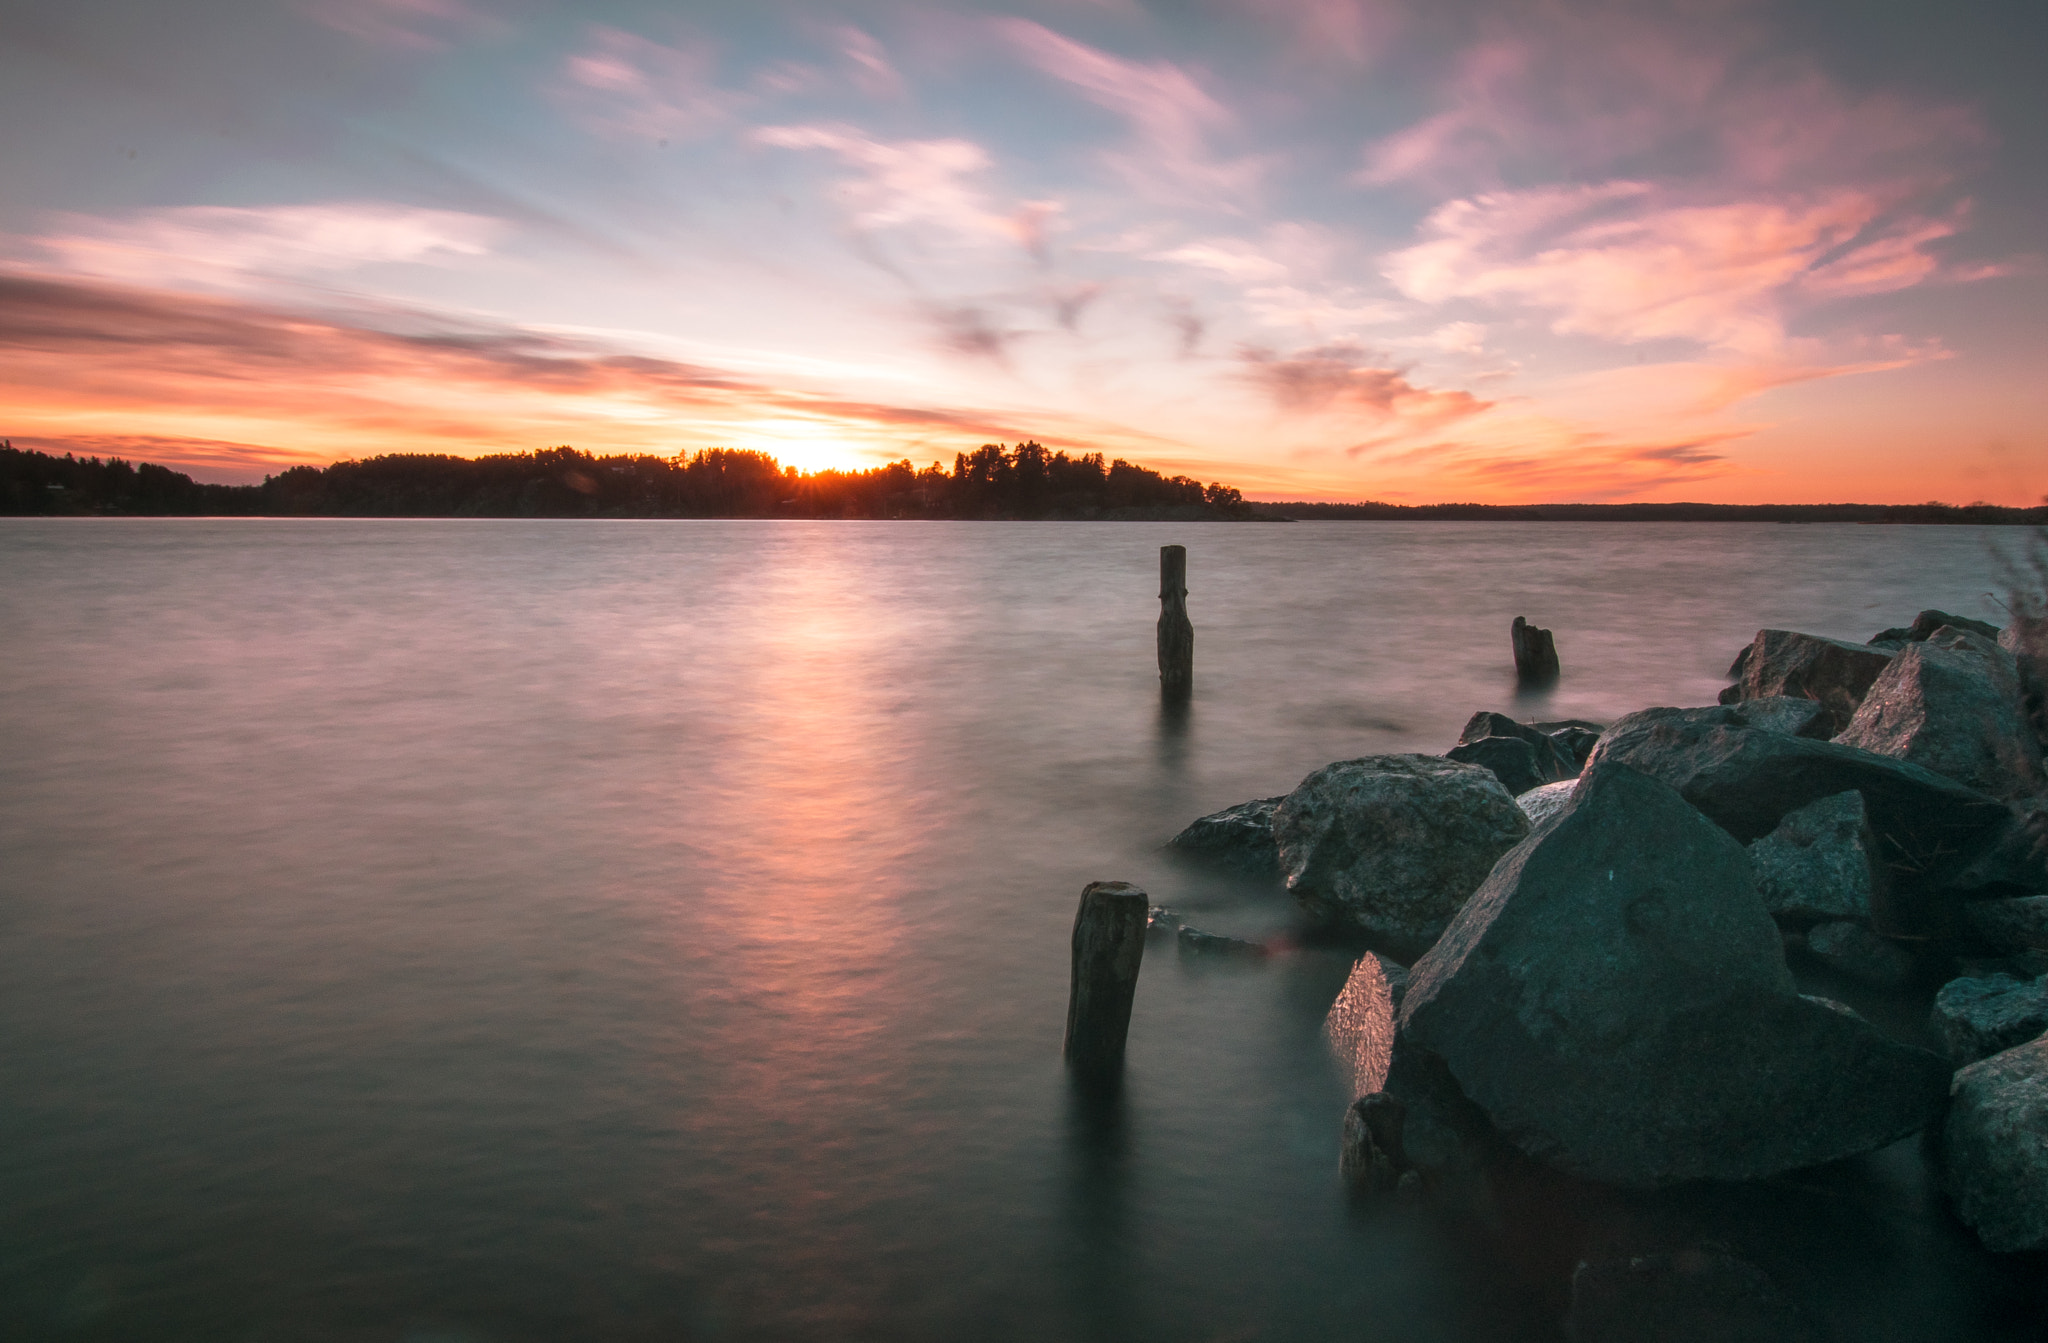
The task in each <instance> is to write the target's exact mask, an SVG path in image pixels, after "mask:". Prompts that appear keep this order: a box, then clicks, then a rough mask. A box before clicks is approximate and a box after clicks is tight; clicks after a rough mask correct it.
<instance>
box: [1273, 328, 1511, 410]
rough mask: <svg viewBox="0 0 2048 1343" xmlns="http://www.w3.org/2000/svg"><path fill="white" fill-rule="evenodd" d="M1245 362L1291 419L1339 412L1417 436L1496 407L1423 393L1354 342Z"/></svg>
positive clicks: (1459, 394)
mask: <svg viewBox="0 0 2048 1343" xmlns="http://www.w3.org/2000/svg"><path fill="white" fill-rule="evenodd" d="M1239 361H1240V376H1242V377H1243V378H1244V380H1245V381H1246V382H1248V383H1250V384H1251V385H1252V386H1254V387H1257V388H1258V389H1259V390H1261V391H1263V392H1265V393H1266V394H1267V395H1268V396H1270V397H1271V398H1272V399H1273V404H1274V405H1275V406H1276V407H1278V408H1279V409H1280V410H1283V411H1287V412H1290V413H1297V414H1300V413H1308V414H1319V413H1324V412H1330V411H1338V412H1344V413H1347V414H1350V415H1364V416H1367V417H1369V418H1372V419H1375V420H1382V421H1385V420H1398V421H1400V422H1401V423H1402V425H1403V426H1404V427H1405V428H1406V429H1408V430H1413V429H1416V428H1427V427H1432V426H1436V425H1441V424H1445V423H1448V422H1449V421H1452V420H1458V419H1463V418H1465V417H1467V416H1470V415H1476V414H1478V413H1479V412H1480V411H1482V410H1485V409H1487V408H1488V406H1489V404H1490V403H1489V402H1485V401H1481V400H1480V399H1479V398H1477V397H1475V396H1473V395H1472V394H1471V393H1469V392H1463V391H1438V390H1435V389H1432V388H1427V387H1418V386H1416V385H1415V384H1414V383H1412V382H1410V381H1409V380H1408V377H1407V375H1406V374H1405V373H1403V372H1402V371H1401V370H1399V369H1394V368H1387V367H1384V366H1381V365H1379V364H1377V363H1375V362H1374V361H1373V360H1372V358H1371V356H1370V355H1369V354H1368V353H1367V352H1366V351H1365V350H1364V349H1362V348H1361V347H1359V346H1357V345H1354V344H1351V343H1349V342H1340V343H1336V344H1330V345H1323V346H1318V347H1316V348H1313V349H1307V350H1297V351H1295V352H1294V353H1292V354H1289V355H1286V356H1281V355H1278V354H1275V353H1274V352H1273V351H1271V350H1267V349H1263V348H1260V347H1257V346H1249V347H1246V348H1245V349H1244V350H1243V351H1241V352H1240V354H1239Z"/></svg>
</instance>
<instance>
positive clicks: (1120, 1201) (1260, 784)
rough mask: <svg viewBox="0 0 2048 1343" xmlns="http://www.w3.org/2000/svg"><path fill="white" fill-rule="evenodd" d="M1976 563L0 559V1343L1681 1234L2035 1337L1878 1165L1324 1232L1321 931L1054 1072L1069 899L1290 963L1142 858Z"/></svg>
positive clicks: (1791, 543) (1589, 548) (1168, 1002)
mask: <svg viewBox="0 0 2048 1343" xmlns="http://www.w3.org/2000/svg"><path fill="white" fill-rule="evenodd" d="M1167 542H1181V543H1185V544H1186V545H1187V546H1188V547H1189V550H1190V563H1189V570H1190V574H1189V586H1190V589H1191V596H1190V599H1189V606H1190V611H1191V614H1192V615H1193V618H1194V621H1195V626H1196V645H1195V655H1196V682H1197V688H1196V697H1195V700H1194V703H1193V705H1192V707H1191V709H1190V710H1189V711H1188V713H1187V715H1186V716H1185V718H1179V717H1175V716H1170V715H1163V714H1162V713H1161V711H1160V707H1159V704H1158V692H1157V681H1156V676H1155V671H1154V667H1153V653H1152V637H1153V636H1152V621H1153V619H1154V617H1155V615H1156V613H1157V599H1156V590H1157V548H1158V547H1159V546H1160V545H1161V544H1163V543H1167ZM1995 542H1996V536H1995V534H1993V533H1988V532H1984V531H1979V530H1976V529H1964V528H1888V527H1833V526H1773V525H1768V524H1757V525H1748V524H1708V525H1684V524H1669V525H1630V524H1618V523H1584V524H1565V523H1553V524H1542V523H1533V524H1531V523H1524V524H1513V523H1511V524H1458V523H1380V524H1369V523H1299V524H1293V525H1286V526H1258V525H1194V526H1174V525H1165V524H1102V525H1097V524H1077V523H1070V524H1002V523H964V524H947V523H859V522H845V523H805V522H616V523H610V522H545V521H543V522H481V521H474V522H443V521H431V522H367V521H330V520H316V521H215V520H191V521H182V520H181V521H140V520H19V519H12V520H5V521H4V522H0V629H4V631H5V635H4V642H0V1334H4V1335H5V1336H8V1337H22V1338H35V1339H40V1338H105V1339H113V1338H121V1339H130V1338H132V1339H152V1340H156V1339H163V1340H185V1339H193V1340H197V1339H209V1340H210V1339H252V1340H255V1339H262V1340H271V1339H278V1340H283V1339H337V1340H339V1339H349V1340H355V1339H363V1340H371V1339H394V1340H396V1339H405V1340H418V1341H421V1343H424V1341H425V1340H458V1339H465V1340H485V1339H544V1338H586V1339H605V1338H622V1339H625V1338H648V1339H655V1338H663V1339H667V1338H687V1339H699V1338H701V1339H870V1338H872V1339H956V1338H957V1339H1020V1340H1021V1339H1033V1340H1037V1339H1060V1338H1077V1339H1078V1338H1085V1339H1102V1340H1124V1339H1131V1340H1144V1339H1162V1340H1165V1339H1173V1340H1181V1339H1207V1340H1216V1341H1217V1343H1222V1340H1253V1339H1325V1338H1330V1339H1335V1338H1344V1339H1364V1340H1378V1339H1384V1340H1396V1339H1398V1340H1402V1343H1430V1341H1431V1340H1464V1339H1482V1338H1484V1339H1493V1338H1499V1339H1538V1340H1541V1339H1547V1338H1553V1337H1558V1336H1559V1335H1558V1333H1557V1330H1558V1327H1559V1320H1560V1318H1561V1315H1562V1313H1563V1310H1564V1306H1565V1303H1566V1300H1567V1298H1568V1293H1569V1281H1570V1272H1571V1267H1572V1264H1573V1263H1574V1262H1575V1261H1576V1259H1577V1257H1579V1256H1580V1255H1581V1254H1582V1253H1590V1252H1593V1251H1596V1250H1601V1249H1603V1247H1604V1248H1605V1249H1609V1250H1611V1249H1614V1248H1616V1247H1619V1248H1621V1249H1624V1250H1625V1249H1628V1248H1630V1247H1631V1246H1635V1245H1637V1244H1638V1243H1639V1242H1641V1243H1647V1242H1644V1241H1643V1238H1644V1237H1649V1238H1652V1239H1654V1238H1655V1237H1657V1236H1665V1237H1669V1236H1673V1235H1683V1236H1694V1237H1697V1236H1702V1235H1704V1236H1711V1237H1715V1238H1718V1240H1719V1241H1720V1242H1723V1243H1732V1244H1735V1245H1737V1247H1738V1248H1740V1249H1741V1250H1743V1251H1744V1252H1745V1253H1748V1254H1750V1255H1751V1256H1752V1257H1754V1258H1756V1259H1757V1260H1758V1262H1760V1263H1763V1264H1765V1265H1766V1266H1767V1267H1768V1268H1770V1270H1771V1271H1772V1272H1773V1274H1774V1275H1777V1276H1779V1277H1780V1278H1781V1280H1782V1281H1783V1282H1784V1283H1785V1284H1786V1285H1787V1286H1788V1289H1789V1290H1792V1291H1794V1292H1795V1293H1796V1294H1798V1295H1799V1296H1800V1297H1801V1299H1802V1300H1805V1301H1806V1302H1807V1303H1808V1304H1809V1306H1810V1307H1812V1308H1813V1309H1815V1310H1816V1311H1820V1312H1823V1313H1824V1314H1825V1315H1826V1317H1827V1318H1828V1319H1829V1320H1830V1323H1831V1327H1833V1328H1836V1329H1838V1330H1839V1335H1838V1336H1839V1337H1841V1338H1844V1339H1848V1338H1854V1339H1857V1340H1879V1339H1899V1340H1908V1339H1911V1340H1920V1339H1926V1340H1936V1339H1939V1340H1957V1339H1994V1338H1995V1339H2005V1338H2014V1339H2017V1338H2032V1337H2035V1333H2034V1327H2035V1326H2036V1325H2037V1324H2038V1320H2039V1317H2038V1315H2037V1314H2036V1313H2035V1312H2037V1311H2038V1310H2039V1309H2040V1307H2041V1298H2040V1296H2039V1294H2038V1292H2037V1291H2035V1290H2034V1289H2033V1288H2031V1287H2029V1286H2028V1285H2027V1282H2028V1280H2027V1278H2026V1275H2025V1274H2024V1273H2022V1272H2020V1271H2019V1270H2017V1269H2015V1268H2014V1267H2013V1261H2004V1260H1997V1259H1994V1258H1992V1257H1990V1256H1986V1255H1983V1254H1982V1253H1980V1252H1978V1251H1977V1250H1975V1249H1974V1248H1973V1245H1972V1242H1971V1241H1970V1239H1969V1237H1968V1236H1967V1234H1966V1233H1964V1232H1962V1231H1960V1230H1959V1228H1957V1227H1956V1225H1955V1224H1954V1223H1953V1222H1952V1221H1951V1220H1950V1219H1949V1218H1948V1215H1947V1214H1946V1212H1945V1211H1944V1210H1943V1209H1942V1207H1941V1205H1940V1202H1939V1200H1938V1198H1937V1197H1936V1196H1935V1195H1934V1194H1933V1193H1932V1191H1931V1189H1930V1188H1929V1186H1928V1183H1927V1179H1926V1173H1925V1169H1924V1167H1923V1165H1922V1164H1921V1163H1920V1161H1919V1159H1918V1157H1917V1155H1916V1154H1915V1152H1914V1151H1913V1150H1912V1148H1911V1145H1910V1144H1907V1145H1904V1146H1902V1147H1901V1148H1898V1149H1893V1150H1892V1151H1890V1152H1887V1153H1883V1154H1880V1155H1878V1156H1876V1157H1872V1158H1867V1159H1865V1160H1863V1161H1859V1162H1851V1163H1844V1165H1842V1166H1840V1167H1836V1168H1831V1169H1829V1170H1825V1171H1820V1172H1812V1173H1807V1174H1805V1175H1802V1176H1801V1177H1799V1178H1797V1179H1790V1180H1786V1181H1781V1182H1773V1183H1772V1184H1770V1185H1767V1186H1758V1187H1756V1188H1751V1189H1738V1190H1709V1191H1697V1192H1694V1193H1692V1194H1688V1195H1684V1196H1681V1197H1677V1198H1675V1199H1674V1198H1666V1199H1664V1200H1661V1201H1656V1200H1653V1201H1649V1202H1643V1201H1634V1202H1631V1201H1628V1200H1623V1199H1620V1198H1618V1197H1614V1198H1608V1197H1604V1196H1601V1195H1599V1194H1598V1192H1597V1191H1593V1192H1584V1191H1582V1194H1581V1195H1579V1196H1574V1197H1573V1198H1571V1199H1564V1200H1559V1199H1557V1198H1555V1197H1537V1196H1533V1195H1532V1196H1531V1197H1529V1198H1527V1199H1523V1200H1522V1201H1520V1202H1517V1201H1516V1200H1515V1198H1514V1197H1513V1196H1512V1195H1511V1194H1507V1195H1504V1196H1503V1199H1502V1202H1501V1206H1499V1207H1498V1208H1495V1209H1493V1210H1492V1211H1491V1212H1490V1213H1486V1214H1485V1215H1481V1216H1477V1217H1474V1216H1470V1215H1464V1214H1460V1215H1457V1216H1452V1215H1450V1214H1448V1213H1446V1212H1443V1211H1442V1210H1438V1209H1432V1208H1429V1207H1420V1208H1416V1207H1403V1208H1392V1209H1389V1208H1358V1207H1354V1206H1352V1205H1350V1204H1349V1203H1347V1201H1346V1199H1345V1197H1344V1196H1343V1193H1342V1190H1341V1189H1340V1188H1339V1186H1338V1183H1337V1180H1336V1173H1335V1164H1336V1138H1337V1129H1338V1124H1339V1120H1340V1118H1341V1115H1342V1112H1343V1109H1344V1106H1345V1104H1346V1102H1347V1101H1348V1099H1349V1094H1350V1093H1349V1091H1348V1090H1347V1084H1346V1080H1345V1078H1344V1076H1343V1075H1342V1074H1341V1071H1340V1069H1339V1068H1338V1066H1337V1064H1336V1062H1335V1061H1334V1060H1333V1059H1332V1058H1331V1056H1330V1054H1329V1051H1328V1050H1327V1048H1326V1047H1325V1045H1324V1042H1323V1040H1322V1036H1321V1032H1320V1026H1321V1020H1322V1016H1323V1013H1324V1010H1325V1009H1326V1008H1327V1007H1328V1005H1329V1002H1330V1000H1331V998H1332V997H1333V996H1334V994H1335V993H1336V990H1337V987H1338V985H1339V984H1340V983H1341V982H1342V979H1343V976H1344V974H1345V971H1346V968H1347V965H1348V961H1347V960H1346V958H1345V957H1343V956H1341V955H1339V954H1337V953H1335V952H1333V951H1330V950H1316V949H1310V950H1304V951H1297V952H1291V953H1287V954H1283V955H1279V956H1276V957H1274V958H1272V959H1269V960H1266V961H1263V962H1254V963H1224V964H1213V965H1212V964H1210V963H1207V962H1200V961H1183V960H1181V959H1179V958H1178V957H1177V956H1176V955H1175V954H1174V953H1173V951H1172V950H1171V947H1170V945H1169V946H1167V947H1166V948H1164V949H1162V948H1161V947H1158V946H1155V947H1154V949H1153V951H1152V953H1151V956H1150V959H1149V960H1148V963H1147V965H1146V968H1145V971H1144V975H1143V978H1142V981H1141V984H1140V988H1139V994H1138V1004H1137V1011H1136V1015H1135V1018H1134V1022H1133V1026H1132V1035H1131V1044H1130V1061H1129V1068H1128V1080H1127V1085H1126V1087H1125V1089H1124V1092H1123V1094H1122V1096H1121V1098H1120V1099H1119V1100H1118V1101H1116V1102H1115V1103H1102V1104H1090V1103H1084V1102H1083V1100H1082V1099H1080V1098H1077V1097H1075V1096H1074V1095H1072V1094H1070V1091H1069V1088H1068V1084H1067V1081H1066V1078H1065V1076H1064V1074H1063V1072H1062V1069H1061V1068H1060V1065H1059V1059H1058V1050H1059V1039H1060V1032H1061V1027H1062V1021H1063V1017H1064V1011H1065V995H1066V974H1067V939H1068V933H1069V928H1070V924H1071V920H1072V917H1073V911H1074V906H1075V902H1076V899H1077V897H1078V894H1079V892H1080V889H1081V886H1082V885H1083V884H1084V883H1085V882H1087V881H1090V880H1094V879H1102V878H1121V879H1126V880H1132V881H1136V882H1138V883H1140V884H1141V885H1144V886H1145V887H1146V888H1147V889H1148V890H1149V891H1150V892H1151V893H1152V896H1153V898H1154V900H1155V901H1158V902H1161V903H1167V904H1172V905H1174V906H1175V907H1177V908H1180V909H1182V910H1184V911H1186V912H1187V913H1188V914H1189V916H1190V917H1191V918H1193V919H1195V920H1197V921H1199V922H1201V923H1202V924H1203V925H1204V926H1206V927H1209V928H1211V929H1212V930H1215V931H1220V932H1230V933H1237V934H1241V935H1246V936H1258V937H1268V936H1272V935H1274V934H1276V933H1281V932H1284V930H1285V929H1286V928H1287V926H1288V924H1289V919H1290V911H1289V906H1288V902H1287V900H1286V897H1285V895H1284V893H1280V892H1276V891H1274V890H1271V889H1268V888H1265V887H1260V886H1257V885H1250V886H1246V885H1238V884H1232V883H1230V882H1228V881H1224V880H1219V879H1216V878H1213V877H1205V876H1203V875H1202V874H1200V873H1197V872H1193V871H1190V870H1187V869H1184V868H1182V867H1179V866H1177V865H1175V864H1174V863H1172V862H1170V861H1168V860H1166V859H1165V858H1163V857H1162V856H1161V855H1159V854H1158V853H1157V852H1156V848H1157V846H1158V845H1159V844H1160V843H1161V842H1162V841H1163V840H1165V839H1166V838H1167V837H1168V836H1170V835H1171V834H1172V833H1173V832H1174V831H1175V830H1177V829H1178V828H1179V827H1180V826H1181V825H1183V824H1184V823H1185V822H1186V821H1188V820H1189V819H1192V818H1193V817H1195V816H1196V815H1199V814H1201V813H1203V812H1206V811H1211V810H1214V809H1216V808H1219V807H1222V806H1226V805H1229V804H1231V803H1234V802H1238V801H1242V800H1244V799H1246V798H1249V797H1255V796H1261V795H1269V794H1273V793H1279V792H1284V791H1286V790H1287V789H1289V788H1291V787H1292V786H1293V785H1294V784H1295V783H1296V782H1297V781H1298V780H1299V779H1300V778H1301V776H1302V775H1303V774H1305V773H1307V772H1308V771H1309V770H1311V769H1314V768H1316V767H1318V766H1320V765H1322V764H1324V763H1327V762H1328V761H1330V760H1334V759H1340V758H1344V757H1347V756H1355V755H1361V754H1367V753H1372V752H1380V751H1397V750H1421V751H1429V752H1440V751H1442V750H1444V749H1446V748H1448V747H1449V746H1450V745H1451V744H1452V743H1453V742H1454V741H1455V740H1456V737H1457V732H1458V729H1459V727H1460V726H1461V725H1462V723H1463V722H1464V720H1465V718H1466V717H1467V716H1469V715H1470V714H1471V713H1472V712H1473V711H1474V710H1477V709H1500V710H1504V711H1507V712H1511V713H1514V714H1516V715H1518V716H1520V717H1524V718H1529V717H1539V716H1540V717H1552V718H1555V717H1566V716H1577V717H1589V718H1595V719H1599V720H1602V721H1605V720H1609V719H1611V718H1613V717H1615V716H1617V715H1619V714H1621V713H1623V712H1626V711H1628V710H1631V709H1635V708H1639V707H1643V706H1645V705H1650V704H1699V703H1711V702H1712V701H1713V698H1714V695H1715V692H1716V691H1717V690H1718V689H1719V688H1720V686H1721V685H1722V684H1723V677H1722V673H1723V671H1724V670H1725V668H1726V665H1727V663H1728V661H1729V659H1730V657H1732V656H1733V654H1734V653H1735V651H1736V650H1737V649H1738V648H1740V647H1741V646H1742V644H1743V643H1744V642H1746V641H1747V640H1748V639H1749V637H1750V636H1751V635H1752V634H1753V633H1754V632H1755V631H1756V630H1757V629H1758V628H1759V627H1763V626H1783V627H1793V628H1800V629H1806V630H1811V631H1813V632H1816V633H1822V634H1830V635H1838V636H1843V637H1848V638H1853V639H1858V640H1860V639H1864V638H1867V637H1869V636H1870V635H1871V634H1872V633H1873V632H1875V631H1876V630H1877V629H1879V628H1881V627H1884V626H1886V625H1891V624H1897V623H1903V622H1905V621H1907V620H1909V619H1910V618H1911V617H1912V615H1913V614H1914V612H1915V611H1917V610H1919V609H1920V608H1922V607H1926V606H1940V607H1943V608H1945V609H1947V610H1950V611H1954V612H1957V613H1960V614H1966V615H1972V616H1980V617H1987V618H1990V619H1993V620H2000V619H2001V618H2002V617H2001V613H2000V611H1999V609H1998V607H1997V605H1996V604H1995V603H1994V602H1993V601H1992V600H1991V598H1990V597H1989V595H1988V592H1989V590H1991V589H1994V588H1996V587H1997V586H1998V583H1999V574H1998V570H1997V567H1996V564H1995V562H1994V560H1993V559H1992V547H1993V545H1994V544H1995ZM1518 614H1519V615H1526V616H1528V617H1529V618H1530V619H1532V620H1534V621H1535V622H1537V623H1539V624H1543V625H1547V626H1549V627H1551V628H1552V629H1554V630H1555V631H1556V633H1557V643H1558V647H1559V650H1560V652H1561V655H1562V658H1563V662H1564V666H1565V675H1564V679H1563V681H1562V683H1561V685H1560V686H1559V688H1558V689H1557V690H1556V691H1555V692H1554V693H1553V694H1551V695H1549V696H1547V697H1543V698H1539V699H1517V698H1516V696H1515V693H1514V688H1513V684H1512V675H1511V668H1510V666H1509V664H1508V638H1507V629H1508V625H1509V622H1510V620H1511V619H1512V618H1513V617H1514V616H1516V615H1518ZM1674 1228H1675V1229H1674Z"/></svg>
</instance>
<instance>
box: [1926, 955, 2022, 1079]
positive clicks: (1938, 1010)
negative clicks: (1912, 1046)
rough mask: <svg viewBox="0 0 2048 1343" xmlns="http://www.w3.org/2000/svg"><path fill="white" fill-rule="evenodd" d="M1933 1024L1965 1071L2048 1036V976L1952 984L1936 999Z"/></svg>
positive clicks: (2000, 977) (1991, 977)
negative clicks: (1983, 1060)
mask: <svg viewBox="0 0 2048 1343" xmlns="http://www.w3.org/2000/svg"><path fill="white" fill-rule="evenodd" d="M1931 1024H1932V1025H1933V1027H1934V1033H1935V1034H1936V1035H1939V1036H1940V1037H1941V1042H1942V1045H1943V1047H1944V1048H1945V1049H1947V1050H1948V1058H1949V1062H1950V1063H1952V1064H1954V1065H1955V1066H1956V1067H1958V1068H1960V1067H1962V1066H1964V1065H1965V1064H1970V1063H1975V1062H1976V1061H1977V1060H1978V1059H1981V1058H1988V1057H1990V1056H1991V1055H1993V1054H1998V1053H2002V1052H2004V1051H2005V1050H2008V1049H2011V1048H2012V1047H2013V1046H2014V1045H2023V1044H2025V1043H2026V1042H2027V1041H2029V1040H2032V1039H2036V1038H2038V1037H2039V1036H2040V1034H2041V1033H2042V1032H2043V1031H2048V977H2043V978H2040V979H2021V978H2018V977H2017V976H2014V975H1987V976H1985V977H1983V978H1981V979H1979V978H1964V979H1951V980H1950V981H1949V982H1948V983H1946V984H1944V985H1942V986H1941V992H1940V993H1937V994H1935V995H1934V1011H1933V1014H1932V1019H1931Z"/></svg>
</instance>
